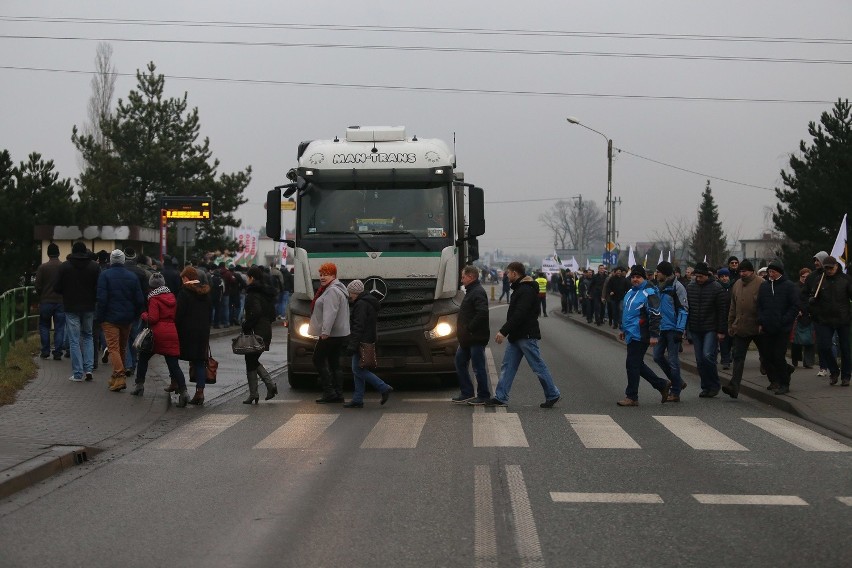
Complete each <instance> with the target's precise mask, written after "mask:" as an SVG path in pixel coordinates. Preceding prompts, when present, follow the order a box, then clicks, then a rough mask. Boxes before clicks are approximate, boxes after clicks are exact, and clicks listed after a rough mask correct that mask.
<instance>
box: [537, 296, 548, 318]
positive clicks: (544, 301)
mask: <svg viewBox="0 0 852 568" xmlns="http://www.w3.org/2000/svg"><path fill="white" fill-rule="evenodd" d="M538 301H539V302H540V303H541V312H540V313H541V315H543V316H544V317H547V294H541V295H539V297H538Z"/></svg>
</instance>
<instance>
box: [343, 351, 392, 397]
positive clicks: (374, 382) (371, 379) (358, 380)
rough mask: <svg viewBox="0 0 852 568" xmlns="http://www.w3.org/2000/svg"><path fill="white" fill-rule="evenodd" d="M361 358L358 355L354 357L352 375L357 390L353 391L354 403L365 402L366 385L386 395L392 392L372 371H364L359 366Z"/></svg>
mask: <svg viewBox="0 0 852 568" xmlns="http://www.w3.org/2000/svg"><path fill="white" fill-rule="evenodd" d="M360 361H361V356H360V355H359V354H358V353H355V354H354V355H352V374H353V375H355V390H354V391H352V402H364V390H365V388H366V385H365V383H370V386H371V387H373V388H374V389H376V390H377V391H379V392H381V393H384V392H387V391H389V390H390V386H389V385H388V384H387V383H385V382H384V381H383V380H382V379H380V378H379V377H377V376H376V375H375V373H373V371H371V370H370V369H362V368H361V367H360V366H359V363H360Z"/></svg>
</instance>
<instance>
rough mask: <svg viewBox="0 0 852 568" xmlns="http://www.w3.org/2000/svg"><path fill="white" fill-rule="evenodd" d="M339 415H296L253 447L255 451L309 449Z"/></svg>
mask: <svg viewBox="0 0 852 568" xmlns="http://www.w3.org/2000/svg"><path fill="white" fill-rule="evenodd" d="M338 416H339V414H296V415H295V416H293V417H292V418H290V420H288V421H287V422H285V423H284V424H283V425H281V426H280V427H279V428H278V429H277V430H275V431H274V432H273V433H272V434H270V435H269V436H267V437H266V438H264V439H263V440H261V441H260V442H258V443H257V445H255V447H254V449H256V450H271V449H284V448H290V449H293V448H310V447H311V445H313V443H314V442H315V441H316V440H317V438H319V437H320V436H322V434H323V432H325V431H326V429H327V428H328V427H329V426H331V424H332V423H333V422H334V421H335V420H337V417H338Z"/></svg>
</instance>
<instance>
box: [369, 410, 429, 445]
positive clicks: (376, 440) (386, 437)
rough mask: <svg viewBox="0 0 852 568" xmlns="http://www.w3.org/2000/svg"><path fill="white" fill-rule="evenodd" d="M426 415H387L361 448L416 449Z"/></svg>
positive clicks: (380, 420) (384, 415)
mask: <svg viewBox="0 0 852 568" xmlns="http://www.w3.org/2000/svg"><path fill="white" fill-rule="evenodd" d="M426 416H427V415H426V414H405V413H387V414H383V415H382V417H381V419H379V422H378V423H377V424H376V425H375V426H374V427H373V430H372V431H371V432H370V434H369V435H368V436H367V438H366V439H365V440H364V443H362V444H361V448H362V449H363V448H380V449H381V448H416V447H417V442H418V440H420V433H421V432H422V431H423V425H424V424H426Z"/></svg>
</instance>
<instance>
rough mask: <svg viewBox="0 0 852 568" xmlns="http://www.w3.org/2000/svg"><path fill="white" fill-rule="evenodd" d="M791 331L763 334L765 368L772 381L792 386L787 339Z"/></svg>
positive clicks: (784, 385) (783, 385)
mask: <svg viewBox="0 0 852 568" xmlns="http://www.w3.org/2000/svg"><path fill="white" fill-rule="evenodd" d="M789 336H790V334H789V333H784V332H783V331H782V332H780V333H764V334H763V351H764V355H765V358H764V359H763V368H764V369H766V376H767V377H768V378H769V382H770V383H775V384H778V385H781V386H782V387H789V386H790V368H789V367H788V366H787V365H788V364H787V341H788V338H789Z"/></svg>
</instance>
